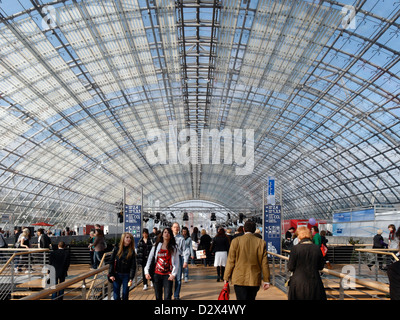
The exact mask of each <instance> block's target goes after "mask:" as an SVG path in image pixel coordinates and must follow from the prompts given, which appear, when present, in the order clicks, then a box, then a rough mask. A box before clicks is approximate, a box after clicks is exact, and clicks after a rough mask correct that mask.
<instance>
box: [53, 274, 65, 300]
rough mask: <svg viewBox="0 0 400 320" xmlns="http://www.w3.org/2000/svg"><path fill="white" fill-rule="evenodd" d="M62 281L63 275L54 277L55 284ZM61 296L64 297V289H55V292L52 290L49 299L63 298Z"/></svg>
mask: <svg viewBox="0 0 400 320" xmlns="http://www.w3.org/2000/svg"><path fill="white" fill-rule="evenodd" d="M64 281H65V277H57V278H56V284H59V283H61V282H64ZM63 298H64V289H62V290H60V291H57V292H54V293H53V294H52V295H51V299H52V300H63Z"/></svg>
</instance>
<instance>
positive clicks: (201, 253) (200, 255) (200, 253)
mask: <svg viewBox="0 0 400 320" xmlns="http://www.w3.org/2000/svg"><path fill="white" fill-rule="evenodd" d="M206 258H207V256H206V250H197V251H196V259H206Z"/></svg>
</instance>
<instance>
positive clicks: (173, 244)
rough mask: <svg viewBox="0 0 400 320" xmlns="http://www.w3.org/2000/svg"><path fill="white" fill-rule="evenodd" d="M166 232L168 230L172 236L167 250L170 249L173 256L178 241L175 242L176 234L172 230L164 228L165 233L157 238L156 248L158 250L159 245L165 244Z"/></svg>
mask: <svg viewBox="0 0 400 320" xmlns="http://www.w3.org/2000/svg"><path fill="white" fill-rule="evenodd" d="M165 230H167V231H168V233H169V235H170V240H169V242H168V245H167V249H168V252H169V253H170V254H172V253H173V252H174V251H175V246H176V241H175V236H174V233H173V232H172V229H171V228H164V229H163V231H162V232H161V233H160V235H159V236H158V238H157V242H156V248H157V246H158V244H159V243H163V242H164V237H163V233H164V231H165Z"/></svg>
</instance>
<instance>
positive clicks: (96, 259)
mask: <svg viewBox="0 0 400 320" xmlns="http://www.w3.org/2000/svg"><path fill="white" fill-rule="evenodd" d="M103 254H104V251H95V252H94V265H93V268H94V269H97V268H98V267H99V264H100V261H101V258H103Z"/></svg>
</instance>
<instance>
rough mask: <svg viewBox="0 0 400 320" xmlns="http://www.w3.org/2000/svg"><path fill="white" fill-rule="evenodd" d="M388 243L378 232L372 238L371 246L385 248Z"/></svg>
mask: <svg viewBox="0 0 400 320" xmlns="http://www.w3.org/2000/svg"><path fill="white" fill-rule="evenodd" d="M387 247H388V245H387V243H385V242H384V241H383V237H382V236H381V235H380V234H376V235H375V236H374V239H373V245H372V248H387Z"/></svg>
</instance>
